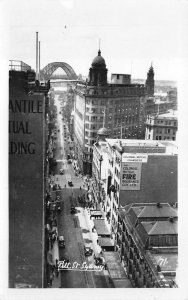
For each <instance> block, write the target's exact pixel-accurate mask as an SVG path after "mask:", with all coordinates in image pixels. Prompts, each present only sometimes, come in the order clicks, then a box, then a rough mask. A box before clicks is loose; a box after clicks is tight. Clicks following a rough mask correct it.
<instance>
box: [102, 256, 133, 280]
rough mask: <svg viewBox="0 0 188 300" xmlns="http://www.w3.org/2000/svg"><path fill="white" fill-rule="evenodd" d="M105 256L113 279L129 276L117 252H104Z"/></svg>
mask: <svg viewBox="0 0 188 300" xmlns="http://www.w3.org/2000/svg"><path fill="white" fill-rule="evenodd" d="M103 256H104V259H105V261H106V263H107V267H108V271H109V274H110V277H111V278H112V280H114V279H120V278H121V279H122V278H127V276H126V274H125V270H124V268H123V266H122V264H121V263H120V258H119V255H118V253H117V252H114V251H113V252H103Z"/></svg>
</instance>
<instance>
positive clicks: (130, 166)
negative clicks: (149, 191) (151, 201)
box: [121, 162, 142, 191]
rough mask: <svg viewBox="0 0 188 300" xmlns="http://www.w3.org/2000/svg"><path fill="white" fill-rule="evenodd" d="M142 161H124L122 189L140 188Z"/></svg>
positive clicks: (136, 189)
mask: <svg viewBox="0 0 188 300" xmlns="http://www.w3.org/2000/svg"><path fill="white" fill-rule="evenodd" d="M141 171H142V163H138V162H136V163H134V162H133V163H129V162H122V168H121V190H133V191H139V190H140V181H141Z"/></svg>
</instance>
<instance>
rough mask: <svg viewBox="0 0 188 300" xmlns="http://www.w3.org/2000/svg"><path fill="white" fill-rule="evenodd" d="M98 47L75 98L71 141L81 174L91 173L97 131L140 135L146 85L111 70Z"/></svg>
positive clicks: (111, 135) (131, 136)
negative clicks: (133, 82)
mask: <svg viewBox="0 0 188 300" xmlns="http://www.w3.org/2000/svg"><path fill="white" fill-rule="evenodd" d="M107 73H108V69H107V66H106V62H105V59H104V58H103V57H102V55H101V50H100V49H99V51H98V55H97V56H96V57H95V58H94V59H93V61H92V63H91V67H90V69H89V75H88V79H87V81H86V82H83V81H78V82H77V84H76V87H75V99H74V144H75V149H74V151H75V153H76V154H77V160H78V165H79V168H80V169H81V171H82V172H83V173H84V174H89V175H91V174H92V159H93V153H92V151H93V144H94V143H95V142H96V139H97V132H98V131H99V129H100V128H103V127H105V128H106V129H107V130H108V131H109V132H110V136H109V137H110V138H131V139H140V138H143V136H142V130H141V128H142V124H140V103H141V100H142V99H144V97H145V86H144V85H142V84H132V83H131V76H130V75H129V74H112V77H111V83H109V82H108V81H107Z"/></svg>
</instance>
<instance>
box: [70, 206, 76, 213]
mask: <svg viewBox="0 0 188 300" xmlns="http://www.w3.org/2000/svg"><path fill="white" fill-rule="evenodd" d="M75 213H76V208H75V206H71V214H75Z"/></svg>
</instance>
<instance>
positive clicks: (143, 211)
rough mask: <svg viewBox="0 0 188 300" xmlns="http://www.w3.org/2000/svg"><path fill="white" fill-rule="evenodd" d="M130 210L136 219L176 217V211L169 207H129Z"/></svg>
mask: <svg viewBox="0 0 188 300" xmlns="http://www.w3.org/2000/svg"><path fill="white" fill-rule="evenodd" d="M130 210H133V211H134V213H135V215H136V216H137V218H160V217H162V218H163V217H167V218H169V217H177V210H176V209H175V208H173V207H171V206H170V205H169V206H166V205H162V204H160V206H157V205H152V206H151V205H149V206H140V207H131V209H130Z"/></svg>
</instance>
